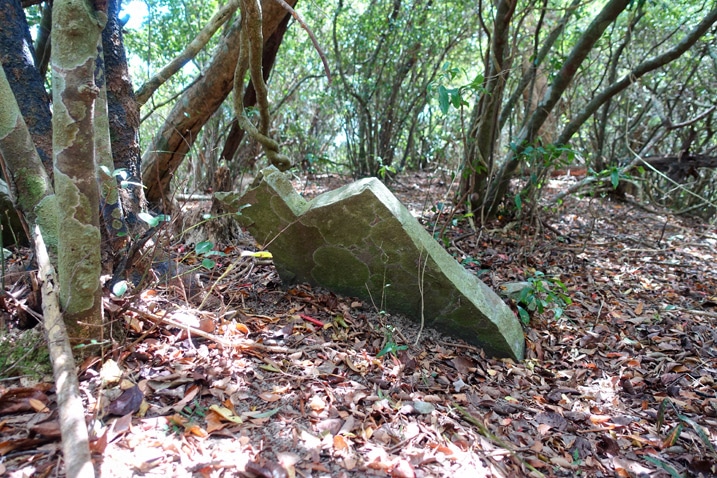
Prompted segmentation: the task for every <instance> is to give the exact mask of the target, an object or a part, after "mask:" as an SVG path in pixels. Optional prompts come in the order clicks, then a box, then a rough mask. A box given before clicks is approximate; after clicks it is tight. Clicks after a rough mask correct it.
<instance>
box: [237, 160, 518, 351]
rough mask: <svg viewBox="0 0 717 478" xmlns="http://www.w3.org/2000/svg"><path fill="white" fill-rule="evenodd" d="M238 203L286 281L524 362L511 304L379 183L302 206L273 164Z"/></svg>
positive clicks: (370, 181) (360, 184)
mask: <svg viewBox="0 0 717 478" xmlns="http://www.w3.org/2000/svg"><path fill="white" fill-rule="evenodd" d="M262 175H263V179H262V180H261V182H260V183H259V185H258V186H256V187H253V188H251V189H249V190H248V191H247V192H246V193H245V194H244V196H243V197H241V199H240V200H239V201H238V204H241V205H243V209H241V215H240V216H239V221H240V222H241V223H242V225H243V226H244V227H246V228H247V229H248V230H249V232H250V233H251V234H252V236H253V237H254V239H256V241H257V242H259V244H261V245H262V246H263V247H264V248H266V249H268V250H269V251H270V252H271V253H272V255H273V256H274V264H275V265H276V268H277V270H278V272H279V275H280V276H281V279H282V281H284V282H285V283H288V284H291V283H297V282H304V281H306V282H309V283H312V284H318V285H321V286H323V287H326V288H328V289H329V290H332V291H335V292H337V293H341V294H345V295H349V296H356V297H361V298H362V299H364V300H365V301H368V302H369V303H373V304H374V305H375V307H377V308H378V309H380V310H386V311H390V312H395V313H402V314H405V315H407V316H409V317H411V318H413V319H414V320H417V321H420V320H421V318H422V317H423V318H424V320H425V326H426V327H429V326H430V327H435V328H436V329H438V330H440V331H442V332H445V333H448V334H450V335H453V336H455V337H459V338H462V339H464V340H465V341H467V342H469V343H472V344H475V345H477V346H480V347H482V348H483V349H484V350H485V352H486V353H487V354H489V355H492V356H497V357H510V358H513V359H517V360H521V359H522V358H523V350H524V346H525V342H524V338H523V330H522V328H521V326H520V323H519V321H518V319H517V318H516V317H515V315H514V314H513V312H512V311H511V310H510V308H508V306H507V305H506V304H505V303H504V302H503V301H502V300H501V299H500V298H499V297H498V295H496V294H495V293H494V292H493V291H492V290H491V289H490V288H489V287H488V286H486V285H485V284H484V283H483V282H481V281H480V280H479V279H478V278H477V277H476V276H474V275H473V274H471V273H470V272H468V271H467V270H466V269H465V268H463V267H462V266H461V265H460V264H459V263H458V262H456V260H455V259H454V258H453V257H451V255H450V254H448V252H446V251H445V249H443V248H442V247H441V246H440V245H439V244H438V243H437V242H436V241H435V240H434V239H433V238H432V237H431V235H430V234H429V233H428V232H427V231H426V230H425V229H424V228H423V227H422V226H421V224H420V223H419V222H418V221H417V220H416V219H415V218H414V217H413V216H412V215H411V213H410V212H409V211H408V210H407V209H406V208H405V207H404V206H403V205H402V204H401V203H400V201H399V200H398V199H397V198H396V197H395V196H394V195H393V194H392V193H391V192H390V191H389V190H388V189H387V188H386V186H384V184H383V183H381V182H380V181H379V180H377V179H375V178H369V179H363V180H360V181H356V182H354V183H352V184H349V185H347V186H344V187H341V188H339V189H336V190H334V191H330V192H327V193H325V194H322V195H320V196H318V197H317V198H315V199H314V200H312V201H310V202H309V201H306V200H305V199H304V198H302V197H301V196H300V195H299V194H298V193H297V192H296V191H295V190H294V188H293V187H292V185H291V183H290V182H289V180H288V178H287V176H286V175H285V174H284V173H281V172H279V171H278V170H276V169H275V168H273V167H270V168H267V169H265V170H263V171H262Z"/></svg>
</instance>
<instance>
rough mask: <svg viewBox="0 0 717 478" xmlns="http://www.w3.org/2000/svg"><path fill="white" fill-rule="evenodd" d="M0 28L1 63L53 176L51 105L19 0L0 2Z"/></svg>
mask: <svg viewBox="0 0 717 478" xmlns="http://www.w3.org/2000/svg"><path fill="white" fill-rule="evenodd" d="M0 25H2V28H0V63H2V66H3V69H4V70H5V75H6V76H7V81H8V82H9V83H10V87H11V88H12V91H13V93H14V94H15V98H16V101H17V104H18V105H19V107H20V111H21V112H22V115H23V117H24V118H25V123H26V124H27V127H28V129H29V130H30V135H31V136H32V140H33V142H34V143H35V147H36V148H37V152H38V154H39V155H40V158H41V159H42V163H43V164H44V165H45V167H46V169H47V171H48V173H50V174H52V117H51V113H50V102H49V99H48V95H47V92H46V91H45V86H44V83H43V78H42V76H41V75H40V73H39V72H38V70H37V69H36V68H35V64H34V58H33V55H34V47H33V45H32V38H31V37H30V29H29V28H28V25H27V20H26V18H25V12H24V11H23V10H22V5H21V4H20V0H0Z"/></svg>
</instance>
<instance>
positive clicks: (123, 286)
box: [112, 280, 127, 297]
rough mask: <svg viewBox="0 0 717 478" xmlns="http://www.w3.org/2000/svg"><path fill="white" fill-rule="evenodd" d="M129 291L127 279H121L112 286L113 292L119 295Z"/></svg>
mask: <svg viewBox="0 0 717 478" xmlns="http://www.w3.org/2000/svg"><path fill="white" fill-rule="evenodd" d="M126 292H127V281H126V280H121V281H119V282H117V283H116V284H115V285H113V286H112V293H113V294H114V295H115V296H117V297H122V296H123V295H125V293H126Z"/></svg>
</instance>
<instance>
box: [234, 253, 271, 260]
mask: <svg viewBox="0 0 717 478" xmlns="http://www.w3.org/2000/svg"><path fill="white" fill-rule="evenodd" d="M241 256H242V257H256V258H257V259H272V258H273V257H274V256H272V255H271V252H269V251H256V252H252V251H243V252H242V253H241Z"/></svg>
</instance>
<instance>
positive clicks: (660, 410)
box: [655, 398, 670, 433]
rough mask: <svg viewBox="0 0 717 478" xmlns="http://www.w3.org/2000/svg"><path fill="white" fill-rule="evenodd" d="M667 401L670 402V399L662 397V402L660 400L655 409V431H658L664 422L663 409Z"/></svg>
mask: <svg viewBox="0 0 717 478" xmlns="http://www.w3.org/2000/svg"><path fill="white" fill-rule="evenodd" d="M669 403H670V399H669V398H664V399H662V402H660V407H659V408H658V409H657V423H656V424H655V428H656V429H657V433H660V429H661V428H662V424H663V423H664V422H665V410H667V405H668V404H669Z"/></svg>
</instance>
